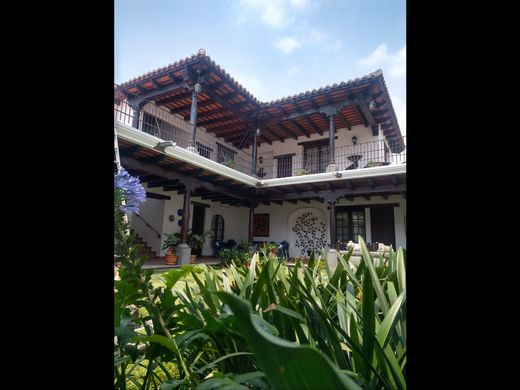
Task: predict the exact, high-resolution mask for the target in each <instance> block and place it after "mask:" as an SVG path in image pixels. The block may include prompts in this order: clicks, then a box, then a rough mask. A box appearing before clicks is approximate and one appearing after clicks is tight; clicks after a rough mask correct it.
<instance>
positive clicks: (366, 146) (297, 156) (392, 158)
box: [259, 136, 406, 178]
mask: <svg viewBox="0 0 520 390" xmlns="http://www.w3.org/2000/svg"><path fill="white" fill-rule="evenodd" d="M403 143H404V145H405V147H406V137H405V136H403V140H402V142H401V143H398V141H394V140H376V141H368V142H360V143H357V144H356V145H347V146H341V147H337V148H336V149H335V151H334V164H335V168H334V169H333V170H334V171H343V170H351V169H361V168H371V167H377V166H385V165H398V164H405V163H406V149H404V150H403V151H402V152H401V153H394V152H392V151H396V150H401V149H403V147H402V145H403ZM259 158H260V159H261V160H262V164H260V165H259V167H260V168H261V169H262V170H263V171H264V172H266V173H267V174H266V176H267V175H269V176H270V177H272V178H279V177H288V176H300V175H308V174H313V173H324V172H327V170H328V167H329V164H330V159H329V153H328V147H322V148H312V149H310V150H306V151H304V152H303V153H291V154H287V155H282V156H272V153H264V154H262V153H259Z"/></svg>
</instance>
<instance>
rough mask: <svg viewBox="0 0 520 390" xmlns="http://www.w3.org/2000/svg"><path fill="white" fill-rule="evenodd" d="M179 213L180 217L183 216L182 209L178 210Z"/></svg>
mask: <svg viewBox="0 0 520 390" xmlns="http://www.w3.org/2000/svg"><path fill="white" fill-rule="evenodd" d="M177 215H178V216H179V217H182V209H179V210H177Z"/></svg>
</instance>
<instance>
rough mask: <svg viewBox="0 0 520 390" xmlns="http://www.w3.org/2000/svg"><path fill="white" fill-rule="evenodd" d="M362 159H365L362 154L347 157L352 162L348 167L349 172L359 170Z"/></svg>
mask: <svg viewBox="0 0 520 390" xmlns="http://www.w3.org/2000/svg"><path fill="white" fill-rule="evenodd" d="M362 158H363V155H362V154H351V155H350V156H347V159H348V160H349V161H351V162H352V164H351V165H349V166H348V167H347V170H348V169H357V168H359V165H358V162H359V160H361V159H362Z"/></svg>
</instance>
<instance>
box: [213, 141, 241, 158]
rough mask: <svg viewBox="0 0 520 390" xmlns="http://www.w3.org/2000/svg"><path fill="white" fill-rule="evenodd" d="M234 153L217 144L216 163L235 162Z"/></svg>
mask: <svg viewBox="0 0 520 390" xmlns="http://www.w3.org/2000/svg"><path fill="white" fill-rule="evenodd" d="M236 153H237V152H235V151H234V150H233V149H231V148H228V147H227V146H225V145H222V144H219V143H218V142H217V162H219V163H222V162H225V161H229V160H231V161H235V154H236Z"/></svg>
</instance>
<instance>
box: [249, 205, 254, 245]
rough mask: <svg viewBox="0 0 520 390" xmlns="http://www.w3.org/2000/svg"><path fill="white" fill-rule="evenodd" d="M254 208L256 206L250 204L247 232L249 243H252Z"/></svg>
mask: <svg viewBox="0 0 520 390" xmlns="http://www.w3.org/2000/svg"><path fill="white" fill-rule="evenodd" d="M255 207H256V204H255V203H251V204H250V205H249V232H248V239H249V241H250V242H253V239H254V235H253V233H254V224H253V222H254V219H255Z"/></svg>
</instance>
